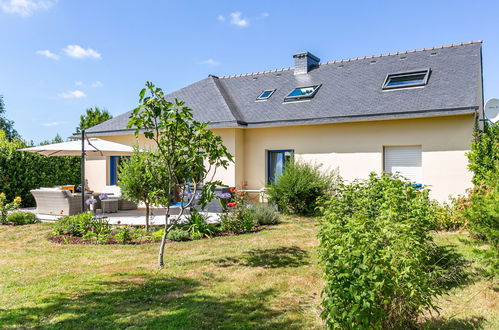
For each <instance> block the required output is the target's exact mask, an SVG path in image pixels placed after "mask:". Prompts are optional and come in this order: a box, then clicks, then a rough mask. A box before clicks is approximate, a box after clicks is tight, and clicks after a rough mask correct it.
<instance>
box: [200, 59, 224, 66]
mask: <svg viewBox="0 0 499 330" xmlns="http://www.w3.org/2000/svg"><path fill="white" fill-rule="evenodd" d="M201 64H206V65H209V66H219V65H220V64H222V63H220V62H218V61H216V60H214V59H212V58H209V59H207V60H204V61H201Z"/></svg>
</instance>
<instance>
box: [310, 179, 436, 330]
mask: <svg viewBox="0 0 499 330" xmlns="http://www.w3.org/2000/svg"><path fill="white" fill-rule="evenodd" d="M321 211H322V212H324V215H323V216H322V217H321V228H320V232H319V240H320V250H319V251H320V260H321V264H322V266H323V269H324V276H325V279H326V286H325V288H324V290H323V302H322V305H323V307H324V310H323V313H322V317H323V318H324V319H325V320H326V322H327V323H328V325H329V326H330V327H331V328H341V329H343V328H369V329H371V328H373V329H379V328H383V329H385V328H407V327H410V325H411V323H413V322H414V320H415V319H416V318H417V316H418V315H419V314H420V313H422V312H423V311H424V310H427V309H435V307H434V306H433V305H432V298H433V297H434V296H436V295H437V294H439V293H440V291H441V289H440V288H439V287H438V285H437V283H436V281H435V278H434V277H435V276H434V275H433V274H432V276H429V273H432V272H434V267H432V266H431V264H430V263H431V256H430V252H431V251H432V250H433V248H434V246H435V245H434V243H433V241H432V238H431V236H430V235H429V234H428V230H429V229H430V227H431V225H432V217H433V216H434V214H433V208H432V207H431V201H430V200H429V198H428V190H426V189H422V190H416V189H414V188H413V187H412V185H411V184H410V183H409V182H405V181H401V180H398V179H397V178H394V177H391V176H389V175H386V174H384V175H382V176H377V175H375V174H371V176H370V179H369V180H367V181H355V182H353V183H352V184H349V185H344V184H342V185H341V186H340V188H339V189H338V191H337V192H336V194H335V196H333V197H332V198H330V200H328V201H326V202H325V206H324V207H322V209H321Z"/></svg>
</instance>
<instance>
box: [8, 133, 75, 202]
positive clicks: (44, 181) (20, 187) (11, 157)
mask: <svg viewBox="0 0 499 330" xmlns="http://www.w3.org/2000/svg"><path fill="white" fill-rule="evenodd" d="M2 133H3V132H1V130H0V191H2V192H4V193H5V194H6V195H7V199H8V200H12V199H14V198H15V197H16V196H19V197H20V198H21V199H22V205H23V206H34V205H35V200H34V198H33V195H31V192H30V190H31V189H37V188H40V187H51V186H54V185H63V184H64V185H66V184H75V185H76V184H78V183H79V182H80V169H81V167H80V157H46V156H42V155H38V154H35V153H31V152H19V151H17V149H20V148H26V147H29V145H27V144H26V143H25V142H23V141H21V140H19V139H13V140H12V141H9V140H8V139H6V138H5V134H2ZM54 142H55V141H54ZM61 142H62V141H61Z"/></svg>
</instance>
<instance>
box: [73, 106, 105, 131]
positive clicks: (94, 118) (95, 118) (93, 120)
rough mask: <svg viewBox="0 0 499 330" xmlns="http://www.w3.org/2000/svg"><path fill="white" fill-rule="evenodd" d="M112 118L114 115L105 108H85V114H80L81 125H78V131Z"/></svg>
mask: <svg viewBox="0 0 499 330" xmlns="http://www.w3.org/2000/svg"><path fill="white" fill-rule="evenodd" d="M111 118H113V116H112V115H111V114H110V113H109V112H108V111H107V110H105V109H102V110H101V109H99V108H98V107H93V108H88V109H87V110H85V114H84V115H81V116H80V125H79V126H78V127H76V132H77V133H79V132H81V130H82V129H87V128H90V127H92V126H95V125H97V124H100V123H102V122H105V121H106V120H109V119H111Z"/></svg>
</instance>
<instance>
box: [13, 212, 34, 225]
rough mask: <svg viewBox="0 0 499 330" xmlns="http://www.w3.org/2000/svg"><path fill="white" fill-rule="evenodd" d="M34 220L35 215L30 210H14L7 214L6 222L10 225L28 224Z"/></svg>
mask: <svg viewBox="0 0 499 330" xmlns="http://www.w3.org/2000/svg"><path fill="white" fill-rule="evenodd" d="M35 222H36V215H35V214H34V213H31V212H22V211H16V212H13V213H11V214H9V215H8V216H7V223H9V224H12V225H29V224H32V223H35Z"/></svg>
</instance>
